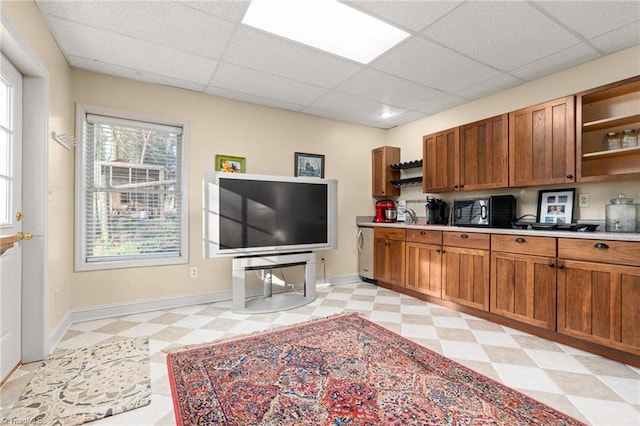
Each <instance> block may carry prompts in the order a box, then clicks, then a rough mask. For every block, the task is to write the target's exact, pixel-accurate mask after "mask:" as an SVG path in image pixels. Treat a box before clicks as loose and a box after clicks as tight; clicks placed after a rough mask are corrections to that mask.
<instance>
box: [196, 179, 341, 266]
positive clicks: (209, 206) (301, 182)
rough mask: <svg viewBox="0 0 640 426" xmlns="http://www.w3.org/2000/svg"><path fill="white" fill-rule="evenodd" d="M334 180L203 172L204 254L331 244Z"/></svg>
mask: <svg viewBox="0 0 640 426" xmlns="http://www.w3.org/2000/svg"><path fill="white" fill-rule="evenodd" d="M337 192H338V183H337V181H336V180H331V179H320V178H308V177H287V176H267V175H253V174H246V173H222V172H205V175H204V203H203V206H204V257H205V258H212V257H220V256H244V255H266V254H277V253H292V252H303V251H315V250H323V249H334V248H337V247H338V241H337V225H338V224H337V195H338V194H337Z"/></svg>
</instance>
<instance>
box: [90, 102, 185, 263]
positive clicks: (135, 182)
mask: <svg viewBox="0 0 640 426" xmlns="http://www.w3.org/2000/svg"><path fill="white" fill-rule="evenodd" d="M83 131H84V132H83V133H84V134H83V144H82V146H83V150H82V151H83V152H82V156H83V158H82V160H83V161H82V167H83V170H82V172H83V173H82V176H83V178H82V185H83V194H82V196H83V198H84V200H83V203H84V205H83V206H82V207H83V208H82V211H83V216H84V217H83V226H82V228H83V229H82V231H83V233H84V235H83V241H82V245H83V247H82V255H81V257H82V259H81V261H82V263H86V264H91V263H99V262H113V261H125V262H126V261H131V262H134V261H135V260H139V259H147V260H149V259H166V258H175V257H180V256H182V254H183V251H184V249H185V248H184V247H183V245H184V238H183V232H186V227H185V226H184V223H183V222H184V221H185V220H186V218H185V217H182V216H183V215H184V213H183V209H182V207H183V203H184V202H185V200H184V194H183V192H182V190H181V188H182V179H183V176H182V174H183V159H182V155H183V154H182V153H183V146H182V145H183V141H182V128H180V127H173V126H166V125H162V124H156V123H149V122H142V121H134V120H128V119H123V118H119V117H109V116H104V115H96V114H86V116H85V123H84V126H83ZM147 264H148V262H147ZM160 264H162V262H160ZM131 266H134V265H131Z"/></svg>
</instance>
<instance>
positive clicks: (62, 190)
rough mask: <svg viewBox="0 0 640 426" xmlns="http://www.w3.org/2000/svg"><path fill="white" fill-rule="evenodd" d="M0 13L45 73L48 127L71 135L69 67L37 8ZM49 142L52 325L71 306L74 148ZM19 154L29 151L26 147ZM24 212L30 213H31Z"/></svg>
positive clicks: (28, 5) (10, 7) (15, 5)
mask: <svg viewBox="0 0 640 426" xmlns="http://www.w3.org/2000/svg"><path fill="white" fill-rule="evenodd" d="M2 13H3V15H5V16H6V17H7V18H8V19H9V21H10V23H11V25H13V27H14V28H15V29H16V30H17V32H18V33H19V35H20V37H21V38H22V39H23V41H24V42H25V43H26V44H27V46H28V48H29V49H30V50H31V51H32V52H33V53H34V54H35V55H36V57H37V58H38V61H39V62H40V63H41V64H42V65H43V66H44V67H45V68H46V69H47V71H48V73H49V130H50V131H55V132H57V133H70V134H73V133H74V130H73V122H74V118H73V117H74V110H73V100H72V98H71V69H70V68H69V66H68V65H67V61H66V59H65V58H64V56H63V55H62V53H61V52H60V49H59V48H58V45H57V43H56V41H55V39H54V38H53V36H52V35H51V32H50V31H49V29H48V27H47V25H46V23H45V22H44V20H43V19H42V15H41V14H40V12H39V10H38V8H37V7H36V6H35V4H34V3H33V2H31V1H27V2H13V1H3V2H2ZM26 124H27V125H28V123H26ZM48 144H49V145H48V150H49V152H48V155H49V170H48V180H49V199H48V204H47V208H48V221H47V229H48V235H47V240H48V256H49V259H48V262H47V264H48V277H47V278H48V279H47V281H48V288H47V292H48V294H47V300H48V306H49V313H48V318H47V324H48V328H49V330H51V329H52V328H53V327H55V326H56V325H57V324H58V323H59V322H60V321H62V320H63V319H64V317H65V316H66V315H67V314H68V313H69V310H70V309H71V274H72V270H73V192H72V191H73V190H72V189H73V179H74V178H73V161H74V156H73V151H67V150H66V149H65V148H63V147H62V146H61V145H59V144H57V143H56V142H53V141H52V140H49V141H48ZM23 155H29V153H27V152H25V153H23ZM26 172H28V171H26ZM25 214H26V215H28V214H29V212H25Z"/></svg>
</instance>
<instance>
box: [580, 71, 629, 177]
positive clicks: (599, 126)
mask: <svg viewBox="0 0 640 426" xmlns="http://www.w3.org/2000/svg"><path fill="white" fill-rule="evenodd" d="M576 122H577V132H576V156H577V164H576V172H577V180H578V181H580V182H593V181H603V180H613V179H620V178H637V177H640V147H638V146H636V147H624V146H623V144H622V141H621V135H622V134H623V132H624V131H625V130H634V129H635V130H636V132H638V129H640V76H637V77H633V78H630V79H627V80H623V81H620V82H617V83H613V84H609V85H606V86H602V87H598V88H595V89H592V90H589V91H586V92H582V93H579V94H578V95H576ZM610 133H613V136H614V138H615V139H617V144H618V145H619V146H617V145H616V143H612V144H611V145H612V146H608V145H609V144H608V143H607V142H606V138H607V136H608V134H610Z"/></svg>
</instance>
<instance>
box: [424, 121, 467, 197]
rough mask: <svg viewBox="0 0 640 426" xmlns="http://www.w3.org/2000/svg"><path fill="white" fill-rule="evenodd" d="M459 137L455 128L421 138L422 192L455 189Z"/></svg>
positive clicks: (458, 129) (458, 132) (457, 128)
mask: <svg viewBox="0 0 640 426" xmlns="http://www.w3.org/2000/svg"><path fill="white" fill-rule="evenodd" d="M459 137H460V128H459V127H455V128H453V129H449V130H445V131H442V132H438V133H433V134H431V135H426V136H424V137H423V138H422V142H423V145H422V177H423V180H422V192H448V191H453V190H455V189H457V186H458V185H457V183H456V181H457V176H458V140H459Z"/></svg>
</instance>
